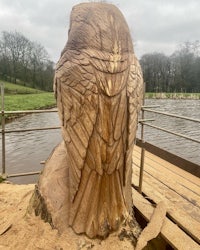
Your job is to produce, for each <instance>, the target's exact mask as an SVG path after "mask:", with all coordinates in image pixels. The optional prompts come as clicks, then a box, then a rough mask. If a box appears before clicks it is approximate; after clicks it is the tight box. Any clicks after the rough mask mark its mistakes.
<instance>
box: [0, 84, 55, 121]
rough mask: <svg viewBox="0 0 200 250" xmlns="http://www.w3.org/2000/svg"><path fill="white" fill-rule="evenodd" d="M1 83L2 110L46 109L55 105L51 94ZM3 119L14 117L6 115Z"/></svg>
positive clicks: (13, 116)
mask: <svg viewBox="0 0 200 250" xmlns="http://www.w3.org/2000/svg"><path fill="white" fill-rule="evenodd" d="M3 83H4V87H3V88H4V110H6V111H16V110H34V109H46V108H52V107H55V105H56V101H55V98H54V94H53V92H45V91H41V90H38V89H33V88H29V87H25V86H21V85H17V84H12V83H9V82H3ZM5 117H6V121H8V120H10V119H13V118H15V117H16V115H13V114H6V115H5ZM17 117H18V115H17ZM0 123H1V117H0Z"/></svg>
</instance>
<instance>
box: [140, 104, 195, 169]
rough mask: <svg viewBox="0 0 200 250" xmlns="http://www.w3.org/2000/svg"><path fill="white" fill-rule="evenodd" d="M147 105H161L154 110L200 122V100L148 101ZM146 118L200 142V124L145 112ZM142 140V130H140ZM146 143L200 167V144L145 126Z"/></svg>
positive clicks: (159, 125) (154, 123) (153, 123)
mask: <svg viewBox="0 0 200 250" xmlns="http://www.w3.org/2000/svg"><path fill="white" fill-rule="evenodd" d="M145 105H147V106H148V105H149V106H150V105H159V108H152V109H154V110H157V111H163V112H167V113H171V114H176V115H180V116H185V117H190V118H195V119H198V120H200V100H172V99H147V100H145ZM145 118H152V119H155V120H154V121H152V122H149V123H151V124H152V125H156V126H158V127H162V128H165V129H167V130H170V131H173V132H176V133H179V134H183V135H185V136H188V137H191V138H193V139H197V140H199V141H200V123H197V122H192V121H187V120H183V119H179V118H173V117H168V116H164V115H160V114H154V113H150V112H145ZM138 137H139V138H140V129H139V130H138ZM144 139H145V141H147V142H149V143H151V144H154V145H156V146H158V147H160V148H163V149H165V150H167V151H169V152H171V153H174V154H176V155H178V156H181V157H182V158H185V159H187V160H190V161H191V162H194V163H197V164H198V165H200V144H199V143H197V142H192V141H189V140H187V139H184V138H181V137H178V136H175V135H171V134H169V133H166V132H163V131H160V130H157V129H154V128H151V127H148V126H145V129H144Z"/></svg>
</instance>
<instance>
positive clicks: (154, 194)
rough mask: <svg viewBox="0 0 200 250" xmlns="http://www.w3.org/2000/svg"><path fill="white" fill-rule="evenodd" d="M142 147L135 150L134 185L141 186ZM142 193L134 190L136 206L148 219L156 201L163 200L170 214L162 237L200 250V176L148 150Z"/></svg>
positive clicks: (182, 245)
mask: <svg viewBox="0 0 200 250" xmlns="http://www.w3.org/2000/svg"><path fill="white" fill-rule="evenodd" d="M140 155H141V148H139V147H138V146H135V148H134V153H133V162H134V165H133V180H132V183H133V185H134V186H136V187H137V186H138V185H139V166H140ZM142 192H143V196H142V195H140V194H139V193H138V192H137V191H136V190H135V189H133V203H134V206H135V207H136V209H137V210H138V211H140V213H141V214H142V216H143V217H144V218H145V219H146V220H147V221H148V220H149V219H150V217H151V214H152V212H153V208H154V207H153V205H152V202H149V201H153V202H155V203H156V204H157V203H159V202H160V201H164V202H165V204H166V207H167V216H166V219H165V222H164V225H163V228H162V231H161V235H162V237H163V238H164V239H165V240H166V241H168V242H169V243H170V245H171V246H173V247H174V248H175V249H183V250H186V249H187V250H188V249H191V250H194V249H195V250H196V249H200V245H199V244H200V178H198V177H196V176H194V175H192V174H190V173H188V172H186V171H184V170H182V169H180V168H179V167H177V166H175V165H173V164H171V163H169V162H167V161H165V160H163V159H161V158H159V157H157V156H155V155H153V154H151V153H149V152H148V151H146V152H145V161H144V178H143V184H142Z"/></svg>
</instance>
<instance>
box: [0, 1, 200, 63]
mask: <svg viewBox="0 0 200 250" xmlns="http://www.w3.org/2000/svg"><path fill="white" fill-rule="evenodd" d="M80 2H90V1H81V0H10V1H8V0H1V1H0V32H1V31H3V30H6V31H19V32H21V33H23V34H24V35H25V36H26V37H27V38H29V39H30V40H31V41H37V42H39V43H41V44H42V45H43V46H44V47H45V48H46V49H47V51H48V52H49V55H50V57H51V59H52V60H54V61H55V62H56V61H57V60H58V59H59V56H60V52H61V50H62V49H63V47H64V45H65V43H66V41H67V32H68V24H69V15H70V12H71V9H72V7H73V5H75V4H77V3H80ZM107 2H109V3H113V4H115V5H116V6H117V7H118V8H119V9H120V10H121V11H122V13H123V14H124V16H125V18H126V20H127V22H128V25H129V28H130V30H131V34H132V37H133V40H134V44H135V46H134V47H135V53H136V55H137V56H138V57H141V56H142V55H143V54H145V53H151V52H154V51H157V52H163V53H165V54H167V55H169V54H171V53H172V52H173V51H175V50H176V48H177V45H178V44H180V43H183V42H185V41H195V40H200V14H199V13H200V1H199V0H189V1H188V0H167V1H166V0H129V1H127V0H112V1H107Z"/></svg>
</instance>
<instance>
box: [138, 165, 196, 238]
mask: <svg viewBox="0 0 200 250" xmlns="http://www.w3.org/2000/svg"><path fill="white" fill-rule="evenodd" d="M133 169H134V174H133V184H134V185H137V181H135V180H136V179H138V178H139V177H138V175H139V169H138V168H136V167H135V166H134V168H133ZM136 176H137V178H136ZM143 192H144V193H145V195H147V196H148V197H150V198H151V199H152V200H153V201H154V202H155V203H159V202H160V201H165V202H166V205H167V211H168V213H169V215H170V216H171V218H173V219H174V220H175V221H176V222H177V224H179V225H180V226H181V227H182V228H183V229H184V230H185V231H187V233H188V234H189V235H191V237H193V238H194V239H195V240H197V241H198V242H199V243H200V223H199V222H198V221H197V220H196V219H194V218H193V217H191V214H192V215H195V218H196V217H197V216H199V214H200V213H199V212H200V210H199V209H197V208H196V207H194V206H192V204H190V203H189V202H186V201H185V200H184V199H183V198H182V197H181V196H179V195H178V194H177V193H176V192H173V190H170V189H169V188H167V187H166V186H165V185H163V184H162V183H160V182H159V180H156V179H155V178H153V177H152V176H150V175H149V174H148V173H147V172H144V181H143ZM188 213H190V215H189V214H188Z"/></svg>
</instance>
